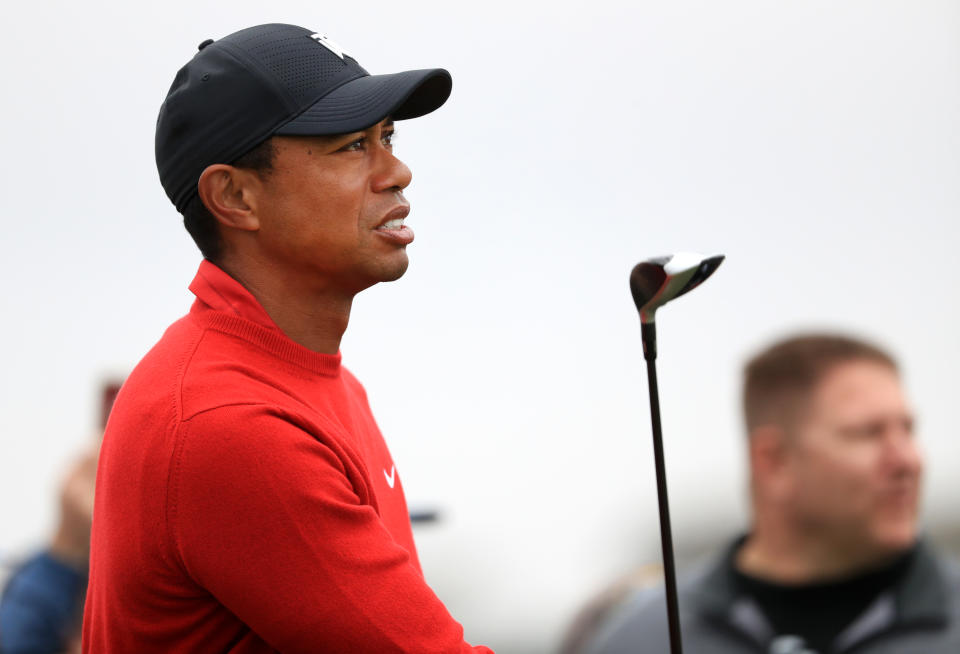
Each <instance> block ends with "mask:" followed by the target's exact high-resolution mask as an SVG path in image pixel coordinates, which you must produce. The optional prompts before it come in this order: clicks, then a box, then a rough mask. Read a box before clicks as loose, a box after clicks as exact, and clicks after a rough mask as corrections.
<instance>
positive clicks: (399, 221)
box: [374, 204, 413, 245]
mask: <svg viewBox="0 0 960 654" xmlns="http://www.w3.org/2000/svg"><path fill="white" fill-rule="evenodd" d="M409 213H410V205H408V204H403V205H400V206H398V207H395V208H394V209H391V210H390V211H389V212H387V215H386V216H384V218H383V221H382V222H381V223H380V224H379V225H377V227H376V228H375V229H374V231H376V232H377V233H378V234H380V235H381V236H382V237H384V238H386V239H389V240H390V241H392V242H393V243H396V244H397V245H409V244H410V243H413V230H412V229H410V228H409V227H407V226H406V225H404V224H403V221H404V219H405V218H406V217H407V215H408V214H409Z"/></svg>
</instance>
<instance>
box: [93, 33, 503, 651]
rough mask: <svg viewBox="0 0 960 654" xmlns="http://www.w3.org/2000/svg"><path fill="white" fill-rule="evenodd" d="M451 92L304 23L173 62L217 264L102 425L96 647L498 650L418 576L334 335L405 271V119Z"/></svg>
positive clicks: (384, 464)
mask: <svg viewBox="0 0 960 654" xmlns="http://www.w3.org/2000/svg"><path fill="white" fill-rule="evenodd" d="M450 88H451V81H450V76H449V74H448V73H447V72H446V71H445V70H442V69H431V70H419V71H407V72H403V73H398V74H394V75H381V76H371V75H369V74H368V73H367V72H366V71H365V70H364V69H363V68H361V67H360V65H359V64H358V63H357V62H356V60H354V59H353V58H352V57H351V56H350V55H349V54H348V53H347V52H344V50H343V49H342V48H341V47H340V46H338V45H337V44H336V43H334V42H333V41H331V40H330V39H328V38H326V37H325V36H322V35H320V34H316V33H313V32H311V31H310V30H307V29H304V28H301V27H296V26H292V25H261V26H257V27H252V28H249V29H245V30H241V31H240V32H237V33H235V34H231V35H229V36H227V37H224V38H223V39H220V40H219V41H205V42H204V43H202V44H201V45H200V51H199V52H198V53H197V54H196V55H195V56H194V57H193V59H192V60H191V61H190V62H189V63H187V65H186V66H184V67H183V68H182V69H181V70H180V72H179V73H178V74H177V77H176V79H175V80H174V83H173V86H172V87H171V88H170V92H169V94H168V95H167V98H166V100H165V102H164V104H163V106H162V107H161V109H160V116H159V119H158V121H157V136H156V156H157V167H158V169H159V172H160V180H161V183H162V184H163V187H164V189H165V190H166V192H167V195H168V196H169V197H170V199H171V201H172V202H173V203H174V205H175V206H176V207H177V209H178V211H180V212H181V213H183V215H184V223H185V225H186V227H187V229H188V231H189V232H190V234H191V235H192V236H193V237H194V240H195V241H196V242H197V244H198V246H199V247H200V249H201V251H202V252H203V254H204V257H205V259H204V261H203V262H202V263H201V265H200V269H199V271H198V272H197V276H196V278H195V279H194V281H193V283H192V284H191V286H190V290H191V291H192V292H193V293H194V294H195V295H196V301H195V302H194V304H193V306H192V308H191V309H190V312H189V314H188V315H186V316H185V317H183V318H181V319H180V320H178V321H177V322H175V323H174V324H173V325H172V326H171V327H170V328H169V329H168V330H167V331H166V333H165V334H164V335H163V337H162V338H161V340H160V342H159V343H157V345H156V346H154V348H153V349H152V350H151V351H150V352H149V353H148V354H147V355H146V357H144V359H143V360H142V361H141V362H140V364H139V365H138V366H137V368H136V369H135V370H134V371H133V373H132V374H131V375H130V377H129V378H128V380H127V382H126V383H125V384H124V387H123V389H122V390H121V392H120V394H119V396H118V398H117V402H116V405H115V408H114V412H113V415H112V417H111V419H110V423H109V425H108V427H107V430H106V435H105V437H104V443H103V447H102V450H101V456H100V462H99V468H98V473H97V475H98V476H97V490H96V504H95V508H94V516H95V517H94V523H93V535H92V549H91V566H90V584H89V590H88V593H87V604H86V613H85V616H84V627H83V641H84V642H83V649H84V652H96V653H97V654H101V653H107V654H109V653H112V652H137V653H138V654H143V653H150V652H164V653H166V652H198V653H199V652H203V653H204V654H208V653H211V652H234V653H240V652H243V653H252V652H274V651H280V652H311V653H314V652H351V653H358V652H377V653H384V652H418V653H426V652H489V651H490V650H488V649H486V648H482V647H477V648H474V647H471V646H470V645H468V644H467V643H466V642H464V640H463V630H462V628H461V627H460V625H459V624H458V623H457V622H456V621H454V619H453V618H451V616H450V615H449V614H448V613H447V611H446V609H445V608H444V606H443V604H442V603H441V602H440V601H439V600H438V599H437V597H436V596H435V595H434V593H433V592H432V591H431V590H430V588H429V587H428V586H427V584H426V583H425V581H424V579H423V575H422V572H421V569H420V564H419V561H418V560H417V555H416V549H415V547H414V542H413V537H412V533H411V529H410V522H409V517H408V513H407V506H406V502H405V500H404V496H403V486H402V484H401V481H400V476H399V474H398V472H397V469H396V466H395V465H394V463H393V460H392V458H391V456H390V452H389V450H388V449H387V446H386V444H385V443H384V440H383V437H382V436H381V435H380V432H379V430H378V428H377V425H376V422H375V421H374V419H373V417H372V415H371V413H370V409H369V406H368V404H367V399H366V395H365V393H364V391H363V388H362V386H361V385H360V384H359V383H358V382H357V380H356V379H355V378H354V377H353V376H352V375H351V374H350V373H349V372H348V371H347V370H346V369H345V368H344V367H343V366H342V365H341V362H340V352H339V348H340V339H341V337H342V335H343V332H344V330H345V329H346V327H347V322H348V319H349V316H350V307H351V302H352V300H353V296H354V295H355V294H357V293H358V292H360V291H362V290H363V289H365V288H367V287H369V286H371V285H373V284H376V283H377V282H382V281H390V280H394V279H397V278H399V277H400V276H401V275H403V273H404V271H405V270H406V267H407V254H406V246H407V245H408V244H409V243H410V242H411V241H413V232H412V231H411V230H410V228H409V227H407V226H405V225H404V219H405V217H406V216H407V213H408V212H409V204H408V203H407V201H406V199H404V196H403V189H404V188H405V187H406V186H407V185H408V184H409V183H410V171H409V169H407V167H406V166H405V165H404V164H403V163H401V162H400V161H399V160H398V159H397V158H396V157H394V155H393V147H392V137H393V130H394V127H393V124H394V120H400V119H404V118H413V117H416V116H420V115H423V114H426V113H429V112H431V111H433V110H434V109H436V108H438V107H439V106H440V105H442V104H443V103H444V101H445V100H446V99H447V97H448V95H449V93H450Z"/></svg>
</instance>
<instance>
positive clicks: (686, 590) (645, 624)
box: [585, 556, 728, 654]
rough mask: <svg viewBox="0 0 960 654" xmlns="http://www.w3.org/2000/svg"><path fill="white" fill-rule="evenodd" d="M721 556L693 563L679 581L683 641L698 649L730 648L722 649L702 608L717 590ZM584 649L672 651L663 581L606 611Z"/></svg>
mask: <svg viewBox="0 0 960 654" xmlns="http://www.w3.org/2000/svg"><path fill="white" fill-rule="evenodd" d="M721 558H722V557H718V556H713V557H710V558H708V559H706V560H704V561H701V562H700V563H698V564H696V565H694V566H693V567H691V568H690V569H689V570H688V571H687V572H685V573H684V574H683V575H681V578H680V581H679V584H678V589H677V592H678V603H679V609H680V623H681V626H682V631H683V638H684V642H685V643H686V642H688V641H689V642H690V643H691V646H695V647H697V649H696V651H698V652H725V651H728V650H726V649H723V648H722V643H721V642H720V640H716V639H714V635H715V634H714V633H713V632H714V631H715V630H716V626H715V624H714V623H713V622H711V621H709V620H706V619H705V617H704V615H703V613H702V611H700V605H701V604H702V601H703V598H704V596H709V595H711V594H713V593H715V592H716V589H715V588H714V587H713V586H714V585H715V580H714V577H715V575H716V574H717V573H718V570H719V568H720V565H721ZM710 643H713V645H710ZM714 646H715V647H714ZM704 647H706V648H707V649H704ZM585 651H586V652H589V654H620V653H623V654H626V653H627V652H630V653H640V654H646V653H648V652H649V653H650V654H653V653H655V652H656V653H659V652H667V651H669V634H668V630H667V609H666V594H665V592H664V588H663V585H662V583H660V584H657V585H654V586H650V585H645V586H644V587H642V588H635V589H633V590H632V591H631V592H629V593H627V594H626V595H625V596H624V597H623V599H622V600H621V601H619V602H618V603H617V605H616V606H615V607H613V608H612V609H610V610H609V611H608V612H607V615H606V616H605V618H604V620H603V621H602V624H601V625H600V626H599V628H598V629H597V631H596V633H595V635H594V637H593V638H592V639H591V645H590V646H589V647H588V648H587V649H586V650H585Z"/></svg>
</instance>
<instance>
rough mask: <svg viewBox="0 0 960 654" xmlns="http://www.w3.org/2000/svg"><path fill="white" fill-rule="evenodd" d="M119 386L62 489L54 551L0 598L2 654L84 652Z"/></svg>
mask: <svg viewBox="0 0 960 654" xmlns="http://www.w3.org/2000/svg"><path fill="white" fill-rule="evenodd" d="M119 390H120V382H119V381H108V382H105V383H104V384H103V387H102V390H101V393H100V430H99V432H98V434H97V438H96V444H95V445H94V447H92V448H91V449H90V451H88V452H86V453H84V454H83V455H81V456H80V458H78V459H77V460H76V461H74V462H73V464H72V465H71V467H70V470H69V472H68V473H67V475H66V477H65V478H64V480H63V482H62V484H61V486H60V519H59V523H58V525H57V530H56V532H55V533H54V536H53V539H52V540H51V542H50V544H49V546H48V547H47V548H45V549H44V550H42V551H40V552H38V553H37V554H35V555H33V556H32V557H30V558H29V559H27V560H26V561H25V562H23V563H22V564H21V565H19V566H18V567H17V569H16V570H15V571H14V572H13V574H12V575H11V577H10V579H9V580H8V581H7V584H6V586H5V587H4V591H3V595H2V597H0V652H3V654H59V653H60V652H69V653H74V652H79V651H80V619H81V616H82V615H83V596H84V592H85V591H86V588H87V563H88V559H89V557H90V523H91V520H92V518H93V494H94V486H95V480H96V472H97V453H98V451H99V449H100V439H101V437H102V435H103V429H104V428H105V427H106V424H107V417H108V416H109V415H110V409H111V407H112V406H113V401H114V399H115V398H116V396H117V391H119Z"/></svg>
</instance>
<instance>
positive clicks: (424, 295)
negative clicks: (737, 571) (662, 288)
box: [0, 0, 960, 652]
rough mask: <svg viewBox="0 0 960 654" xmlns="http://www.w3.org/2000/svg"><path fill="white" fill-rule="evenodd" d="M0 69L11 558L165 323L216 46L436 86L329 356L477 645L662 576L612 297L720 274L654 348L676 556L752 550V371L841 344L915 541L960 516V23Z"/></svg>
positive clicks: (132, 36) (787, 0)
mask: <svg viewBox="0 0 960 654" xmlns="http://www.w3.org/2000/svg"><path fill="white" fill-rule="evenodd" d="M6 16H7V25H8V29H7V30H6V33H5V35H4V39H3V40H2V41H0V55H2V56H0V61H2V62H3V63H2V66H3V71H2V72H3V80H4V93H3V105H2V109H0V111H2V115H3V120H2V121H0V138H2V145H3V151H4V156H3V157H2V158H0V184H2V187H0V190H2V198H3V200H4V203H5V207H4V209H5V218H4V225H5V229H4V230H3V237H2V242H3V246H4V247H3V257H0V274H2V278H3V279H4V280H6V283H5V284H4V291H3V293H2V296H0V297H2V302H3V304H2V307H3V321H2V324H0V330H2V332H0V335H2V339H0V342H2V346H0V347H2V365H3V374H2V375H0V384H2V387H0V407H2V408H0V430H2V438H3V441H2V443H3V444H2V449H0V496H2V497H3V498H4V500H3V501H2V503H0V558H3V559H6V560H9V559H10V558H11V557H16V556H18V555H20V554H22V553H23V552H25V551H28V550H29V548H30V547H31V546H34V545H36V544H38V543H40V542H42V540H43V538H44V537H45V535H46V534H48V533H49V531H50V529H51V528H52V524H53V521H54V517H55V504H54V489H55V487H56V483H57V479H58V478H59V476H60V475H62V474H63V472H64V469H65V467H66V466H67V465H68V463H69V461H70V460H71V458H72V457H74V456H76V454H77V453H78V452H79V451H81V450H82V449H83V448H84V447H86V446H87V445H88V444H89V443H90V442H91V441H92V440H93V438H94V431H95V422H96V408H97V393H98V388H97V386H98V384H99V381H100V379H101V377H102V376H104V375H106V374H111V373H116V372H123V371H126V370H128V369H129V368H130V367H132V366H133V365H135V363H136V362H137V361H138V359H139V358H140V357H141V356H142V355H143V354H144V353H145V352H146V350H147V349H149V347H150V346H151V345H152V344H153V343H154V342H155V341H156V340H157V339H158V338H159V337H160V335H161V334H162V332H163V329H164V328H165V327H166V326H167V325H168V324H169V323H170V322H172V321H173V320H174V319H176V318H177V317H179V316H180V315H182V314H183V313H185V312H186V310H187V309H188V307H189V303H190V301H191V299H192V298H191V296H190V294H189V292H188V291H187V288H186V287H187V285H188V283H189V282H190V280H191V279H192V277H193V274H194V272H195V270H196V266H197V264H198V263H199V255H198V253H197V252H196V250H195V247H194V246H193V243H192V242H191V241H190V239H189V237H188V236H187V234H186V232H185V231H184V230H183V228H182V225H181V223H180V220H179V216H178V215H177V214H176V213H175V211H174V209H173V208H172V206H171V205H170V204H169V202H168V200H167V198H166V196H165V195H164V194H163V191H162V189H161V187H160V184H159V182H158V180H157V175H156V168H155V165H154V160H153V128H154V123H155V120H156V113H157V109H158V108H159V105H160V103H161V102H162V100H163V97H164V95H165V94H166V90H167V88H168V87H169V85H170V82H171V81H172V79H173V76H174V74H175V72H176V70H177V69H178V68H179V67H180V66H181V65H182V64H183V63H185V62H186V61H187V59H189V58H190V57H191V56H192V55H193V53H194V52H195V51H196V46H197V44H198V43H200V42H201V41H203V40H204V39H206V38H218V37H221V36H224V35H226V34H228V33H230V32H232V31H234V30H236V29H239V28H242V27H246V26H249V25H252V24H257V23H263V22H292V23H297V24H301V25H304V26H307V27H310V28H312V29H314V30H316V31H320V32H325V33H327V34H328V35H329V36H330V37H331V38H333V39H334V40H336V41H337V42H339V43H340V44H341V45H342V46H344V48H346V49H347V51H348V52H350V53H352V54H354V55H355V56H356V58H357V59H358V60H359V61H360V63H361V64H362V65H363V66H364V67H366V68H367V69H368V70H370V71H371V72H374V73H379V72H394V71H398V70H404V69H410V68H423V67H432V66H444V67H446V68H448V69H449V70H450V71H451V73H452V74H453V79H454V90H453V94H452V96H451V99H450V101H449V102H448V103H447V105H446V106H444V107H443V108H442V109H441V110H439V111H438V112H436V113H435V114H432V115H430V116H428V117H425V118H422V119H417V120H414V121H411V122H409V123H400V124H399V125H398V128H399V129H398V133H399V138H398V140H397V144H396V152H397V153H398V156H400V157H401V158H403V159H405V160H406V162H407V163H408V164H409V165H410V167H411V168H412V169H413V172H414V181H413V184H412V185H411V187H410V189H409V191H408V193H407V196H408V197H409V198H410V200H411V202H412V205H413V212H412V214H411V216H410V218H409V219H408V224H410V225H411V226H412V227H413V229H414V230H415V231H416V234H417V239H416V242H415V243H414V244H413V245H411V246H410V249H409V253H410V258H411V266H410V269H409V272H408V274H407V275H406V276H405V277H404V278H403V279H402V280H400V281H398V282H396V283H392V284H388V285H382V286H381V287H377V288H374V289H371V290H370V291H367V292H365V293H364V294H362V295H361V296H360V297H359V298H358V299H357V301H356V303H355V305H354V312H353V317H352V322H351V326H350V329H349V330H348V332H347V335H346V337H345V339H344V341H343V344H342V350H343V354H344V361H345V363H346V365H347V366H348V367H350V368H351V369H352V370H353V371H354V372H355V373H356V374H357V375H358V376H359V377H360V379H361V380H362V381H363V382H364V383H365V385H366V386H367V389H368V391H369V394H370V397H371V402H372V405H373V409H374V412H375V414H376V416H377V418H378V420H379V422H380V424H381V427H382V430H383V432H384V434H385V436H386V437H387V440H388V442H389V443H390V446H391V448H392V451H393V454H394V458H395V460H396V461H397V463H398V469H399V470H400V474H401V475H402V477H403V480H404V485H405V486H406V489H407V493H408V499H409V501H410V502H411V504H413V505H414V506H423V507H435V508H438V509H440V510H441V511H442V514H443V520H442V522H441V523H440V524H438V525H435V526H433V527H430V528H427V529H418V531H417V538H418V542H419V544H420V548H421V558H422V559H423V561H424V565H425V568H426V572H427V576H428V580H429V581H431V583H432V584H433V585H434V587H435V588H436V589H437V591H438V593H439V594H440V595H441V597H442V598H443V599H444V600H446V601H447V603H448V605H449V607H450V609H451V611H452V613H453V614H454V615H455V616H456V617H458V618H459V619H460V620H462V621H463V623H464V625H465V627H466V629H467V635H468V637H469V638H471V639H472V640H474V641H479V642H484V643H486V644H490V645H492V646H499V647H501V648H502V649H504V650H505V651H514V652H517V651H519V652H542V651H549V650H550V648H552V647H554V646H555V645H556V643H557V642H558V640H559V638H560V634H561V632H562V629H563V628H564V626H565V625H566V622H567V620H569V618H570V616H571V615H572V612H573V611H574V610H575V609H576V608H578V606H580V605H581V604H582V603H583V602H584V601H585V600H586V599H587V597H588V596H589V595H590V594H591V593H593V592H595V591H597V590H598V589H599V588H601V587H602V586H603V585H604V584H605V583H607V582H609V581H610V580H611V579H613V578H614V577H616V575H618V574H620V573H622V572H624V571H626V570H627V569H629V568H630V567H632V566H634V565H637V564H640V563H642V562H644V561H655V560H657V557H658V556H659V549H658V540H657V539H658V536H657V531H656V501H655V487H654V482H653V471H652V463H651V458H652V455H651V448H650V444H649V440H650V436H649V426H648V425H649V422H648V421H649V414H648V409H647V400H646V393H647V390H646V384H645V378H644V376H643V368H642V365H643V362H642V355H641V351H640V339H639V323H638V319H637V315H636V311H635V309H634V307H633V304H632V301H631V299H630V295H629V291H628V285H627V277H628V274H629V271H630V269H631V267H632V266H633V264H635V263H636V262H637V261H638V260H640V259H642V258H646V257H648V256H652V255H657V254H663V253H667V252H672V251H677V250H697V251H703V252H707V253H724V254H726V255H727V257H728V258H727V261H726V262H725V263H724V265H723V267H722V268H721V269H720V270H719V272H718V273H717V274H716V276H715V277H714V278H713V279H711V280H710V281H709V282H708V284H706V285H704V286H703V287H702V289H700V290H698V291H697V292H696V293H695V294H692V295H690V296H688V297H685V298H684V300H683V301H682V302H679V303H677V304H676V305H671V306H670V307H669V308H668V309H666V310H664V311H662V312H661V313H660V314H659V316H658V324H659V331H660V359H659V369H660V385H661V396H662V404H663V416H664V432H665V437H666V455H667V464H668V470H669V479H670V491H671V499H672V502H673V509H674V519H675V537H676V540H677V543H678V549H682V548H684V547H689V544H690V543H692V542H699V541H701V540H703V539H710V538H714V539H723V538H726V537H728V536H730V535H732V534H734V533H736V532H737V530H739V529H742V528H743V525H744V520H745V507H744V504H745V503H744V490H743V488H744V482H743V474H744V464H743V455H744V450H743V436H742V432H741V425H740V418H739V415H738V413H737V392H738V384H739V375H740V367H741V365H742V363H743V360H744V358H745V357H746V356H748V355H749V354H751V353H752V352H754V351H756V350H757V349H758V348H759V347H761V346H763V345H764V344H766V343H767V342H769V340H770V339H771V338H774V337H776V336H780V335H783V334H786V333H790V332H792V331H795V330H797V329H800V328H810V327H815V328H838V329H843V330H845V331H852V332H855V333H858V334H863V335H866V336H869V337H871V338H875V339H877V340H878V341H880V342H881V343H883V344H885V345H887V346H889V347H890V348H891V349H893V350H894V351H895V352H896V354H897V355H899V356H900V357H901V359H902V361H903V364H904V369H905V373H906V380H907V384H908V388H909V391H910V394H911V396H912V398H913V399H914V402H915V405H916V408H917V411H918V414H919V417H920V421H919V424H920V426H921V430H920V431H921V438H922V442H923V443H924V446H925V449H926V451H927V453H928V456H929V466H928V477H927V507H928V512H929V517H930V519H931V520H932V521H940V520H945V519H948V518H949V517H950V516H951V515H952V514H955V513H956V499H955V498H956V497H957V493H958V492H960V484H958V482H957V481H956V480H957V476H958V475H957V473H958V462H960V456H958V455H960V446H958V444H957V443H958V439H957V438H956V434H955V430H956V412H955V404H956V389H957V385H956V382H955V376H956V374H955V370H956V369H957V366H958V364H960V347H958V343H957V337H956V331H957V324H958V322H960V301H958V295H957V284H958V282H960V269H958V267H957V265H956V258H957V255H956V252H957V246H958V214H960V184H958V181H960V156H958V152H960V118H958V117H960V4H958V3H956V2H953V1H933V0H902V1H899V2H889V1H884V0H861V1H856V2H844V1H836V0H831V1H829V2H828V1H826V0H783V1H780V2H769V1H768V0H756V1H748V0H734V1H729V2H722V3H721V2H714V1H711V0H701V1H699V2H696V1H671V2H630V3H626V2H623V3H619V2H611V1H609V0H597V1H594V2H589V3H577V4H574V3H558V2H542V3H518V2H484V3H474V4H471V5H468V6H465V5H463V4H462V3H453V2H404V3H396V2H389V3H387V2H382V3H380V2H363V3H316V2H305V1H303V2H301V1H293V0H278V1H277V2H274V3H264V2H252V1H250V0H236V1H234V2H231V3H218V4H216V5H215V4H213V3H202V2H196V1H189V2H188V1H187V0H170V1H167V2H162V3H132V2H125V3H121V2H110V3H106V2H80V3H78V2H63V1H60V2H33V3H17V5H16V8H15V9H11V8H8V9H7V11H6Z"/></svg>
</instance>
